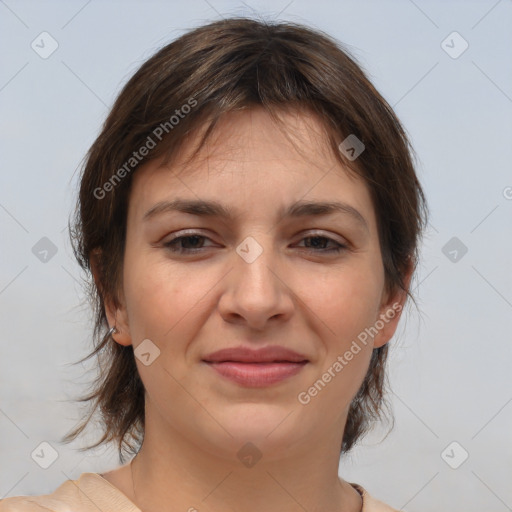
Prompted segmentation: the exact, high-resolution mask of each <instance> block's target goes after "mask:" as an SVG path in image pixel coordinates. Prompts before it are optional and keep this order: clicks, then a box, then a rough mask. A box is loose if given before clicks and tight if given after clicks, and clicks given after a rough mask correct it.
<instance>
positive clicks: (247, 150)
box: [107, 109, 403, 458]
mask: <svg viewBox="0 0 512 512" xmlns="http://www.w3.org/2000/svg"><path fill="white" fill-rule="evenodd" d="M283 120H284V121H285V126H286V131H287V134H288V136H289V137H288V138H287V137H286V136H285V135H284V133H283V131H282V130H280V129H279V127H278V126H277V125H276V124H274V122H273V121H272V120H271V119H270V117H269V116H268V114H266V113H265V112H264V111H263V110H260V109H255V110H250V111H245V112H239V113H232V114H228V115H227V116H226V117H225V118H224V119H223V121H222V122H221V124H220V125H219V126H218V128H217V131H216V135H215V137H214V138H213V139H211V140H210V142H209V143H208V145H207V146H206V147H205V148H203V150H202V152H201V153H200V155H199V157H198V158H197V159H195V160H194V161H193V162H192V163H190V164H188V165H184V164H183V162H184V158H185V157H186V156H187V155H188V154H189V153H188V152H189V151H190V150H191V149H192V147H193V146H192V145H190V144H192V143H194V141H197V138H194V139H192V140H191V142H190V143H189V145H187V146H184V147H183V149H182V152H180V154H179V156H178V158H177V159H176V160H175V161H173V163H172V164H171V165H170V166H162V165H161V162H160V161H156V160H155V161H151V162H148V163H147V164H146V165H145V166H143V167H141V168H140V169H138V170H137V172H136V174H135V175H134V177H133V183H132V190H131V195H130V198H129V209H128V218H127V239H126V250H125V259H124V268H123V290H122V296H121V300H122V304H123V306H122V307H121V308H119V309H117V310H112V309H108V311H107V315H108V317H109V322H110V325H114V324H115V325H116V326H117V328H118V330H119V331H120V334H116V335H115V339H116V341H117V342H118V343H121V344H124V345H129V344H132V345H133V347H134V350H135V353H136V355H137V354H139V355H140V353H142V354H145V355H143V356H142V357H141V358H139V357H137V358H136V363H137V367H138V370H139V373H140V376H141V379H142V381H143V383H144V386H145V389H146V424H147V425H149V424H154V425H156V424H158V425H159V428H160V431H165V429H167V430H168V431H169V432H174V433H176V432H178V433H179V435H180V436H183V437H184V438H186V439H188V440H189V441H190V442H191V443H192V445H195V446H197V447H200V448H201V449H205V450H208V451H209V452H211V453H215V454H218V455H219V456H226V454H229V455H230V456H234V455H233V454H235V453H236V451H237V450H238V449H239V448H240V447H242V446H243V445H244V444H245V443H246V442H247V441H251V442H252V443H253V444H255V445H256V446H258V447H259V448H260V449H261V451H262V452H265V453H266V454H267V458H269V457H270V458H272V457H275V458H277V457H280V456H283V454H284V453H289V451H290V450H297V451H300V450H311V446H312V445H314V444H318V443H321V442H324V441H326V440H328V442H329V445H330V447H331V449H332V443H336V446H337V447H339V446H341V437H342V433H343V427H344V422H345V420H346V414H347V410H348V406H349V404H350V401H351V399H352V398H353V397H354V395H355V393H356V392H357V390H358V388H359V387H360V385H361V383H362V381H363V378H364V376H365V374H366V371H367V368H368V364H369V360H370V357H371V353H372V349H373V348H376V347H379V346H382V345H384V344H385V343H386V342H387V341H389V339H390V337H391V336H392V335H393V333H394V331H395V328H396V324H397V321H398V318H399V316H400V315H399V311H400V306H399V305H397V304H398V302H397V299H398V300H401V301H402V303H403V296H398V297H397V296H394V297H388V296H386V294H385V293H384V270H383V265H382V256H381V252H380V248H379V239H378V234H377V224H376V216H375V211H374V208H373V205H372V201H371V198H370V195H369V192H368V190H367V188H366V185H365V183H364V182H363V181H362V180H361V179H359V178H356V177H354V176H353V175H349V174H348V173H347V171H346V170H344V169H343V168H342V167H341V166H340V164H339V163H338V162H337V161H336V160H335V158H334V156H333V155H332V154H331V152H330V150H329V149H328V148H327V145H326V140H325V136H324V135H322V131H321V127H320V124H319V122H318V121H317V120H316V119H315V118H314V117H311V116H308V115H306V114H303V113H301V114H298V113H295V114H293V113H288V114H286V115H284V114H283ZM290 139H291V140H290ZM177 199H180V200H188V201H208V202H215V203H218V204H219V205H221V206H222V207H223V209H225V210H228V211H229V212H231V215H232V216H231V217H225V216H223V215H219V214H218V212H212V211H209V210H208V209H206V208H203V209H202V210H197V209H195V210H193V211H194V212H195V213H191V212H192V210H189V211H188V212H185V211H180V210H176V209H173V208H171V207H167V208H166V207H165V206H164V207H163V206H162V205H163V204H164V203H166V202H171V201H175V200H177ZM298 202H300V203H305V202H308V203H326V202H329V203H332V202H337V203H342V204H343V205H344V206H343V207H342V208H341V209H339V210H333V211H331V212H325V211H324V212H323V213H319V209H317V210H316V211H315V210H314V209H312V208H309V209H308V208H303V209H302V210H298V209H297V208H295V210H296V211H295V213H296V215H294V214H289V213H290V212H287V211H288V210H289V209H290V208H291V207H292V205H295V204H296V203H298ZM157 205H158V206H157ZM155 207H157V208H156V209H155ZM148 212H152V213H148ZM212 213H216V214H212ZM292 213H293V212H292ZM372 329H373V330H372ZM375 331H377V332H375ZM368 333H370V335H369V334H368ZM365 334H366V337H365ZM365 338H366V339H365ZM363 340H364V341H363ZM274 345H278V346H280V347H284V348H286V349H289V350H292V351H294V352H296V353H298V354H300V355H301V356H302V357H303V358H304V359H303V360H305V361H307V362H301V363H297V362H295V364H294V363H293V362H290V361H289V362H288V363H276V362H274V364H273V366H272V365H271V364H270V363H267V365H262V364H261V363H260V366H259V367H256V365H257V364H258V363H255V364H252V365H250V364H248V363H247V362H245V363H244V362H240V361H238V363H231V366H229V363H227V364H226V363H224V367H223V369H221V368H222V365H221V364H217V365H215V364H212V363H207V362H205V360H208V357H209V355H210V354H212V353H213V352H215V351H218V350H221V349H226V348H235V347H240V346H243V347H247V348H249V349H254V350H257V349H259V348H262V347H268V346H274ZM350 354H351V355H350ZM232 359H235V360H236V358H235V357H234V358H232ZM244 365H245V366H244ZM263 366H265V369H264V368H263ZM219 370H221V371H223V372H224V373H220V372H219ZM226 375H231V376H232V377H233V378H230V377H229V376H226ZM272 377H274V380H272ZM265 379H266V380H265ZM319 381H321V382H320V383H319ZM315 383H316V386H315Z"/></svg>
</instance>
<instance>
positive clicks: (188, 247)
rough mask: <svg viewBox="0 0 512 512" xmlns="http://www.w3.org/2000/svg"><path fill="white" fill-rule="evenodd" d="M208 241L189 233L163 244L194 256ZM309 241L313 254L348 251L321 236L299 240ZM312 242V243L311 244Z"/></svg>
mask: <svg viewBox="0 0 512 512" xmlns="http://www.w3.org/2000/svg"><path fill="white" fill-rule="evenodd" d="M205 240H210V241H211V239H210V238H208V237H207V236H204V235H201V234H200V233H194V232H193V233H190V234H188V235H182V236H177V237H174V238H172V239H171V240H169V241H168V242H166V243H164V247H166V248H167V249H168V250H169V251H171V252H173V253H177V254H194V253H198V252H201V249H203V248H204V241H205ZM308 240H309V241H310V243H309V244H308V243H306V249H307V250H308V252H313V253H340V252H341V251H344V250H348V246H347V245H345V244H341V243H340V242H337V241H336V240H334V239H332V238H329V237H327V236H322V235H311V236H307V237H304V238H302V239H301V241H308ZM311 242H312V243H311ZM329 243H330V244H334V247H331V248H330V249H326V248H325V245H327V244H329Z"/></svg>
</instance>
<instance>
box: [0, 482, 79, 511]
mask: <svg viewBox="0 0 512 512" xmlns="http://www.w3.org/2000/svg"><path fill="white" fill-rule="evenodd" d="M76 483H77V482H76V481H74V480H67V481H66V482H64V483H63V484H61V485H60V486H59V487H58V488H57V489H56V490H55V491H54V492H52V493H51V494H41V495H39V496H12V497H10V498H4V499H2V500H0V512H60V511H61V510H64V508H63V505H65V504H66V505H70V504H73V505H75V503H76V501H77V494H78V487H77V485H76ZM79 510H80V511H81V509H79Z"/></svg>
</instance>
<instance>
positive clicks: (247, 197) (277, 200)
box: [129, 109, 374, 224]
mask: <svg viewBox="0 0 512 512" xmlns="http://www.w3.org/2000/svg"><path fill="white" fill-rule="evenodd" d="M280 119H281V120H282V123H280V124H276V122H275V121H274V120H273V119H272V118H271V117H270V115H269V114H268V113H267V112H266V111H265V110H263V109H251V110H247V111H239V112H233V113H229V114H226V115H225V116H224V117H223V118H221V120H220V122H219V123H218V124H217V125H216V127H215V129H214V132H213V133H212V136H211V137H210V138H209V139H208V141H207V143H206V144H205V145H204V146H203V147H202V148H201V150H200V151H199V153H198V154H197V156H196V157H195V158H194V159H193V160H192V161H191V162H188V161H187V159H188V157H189V156H190V155H191V154H192V152H193V151H194V150H195V149H196V147H197V144H198V143H199V141H200V140H201V136H202V134H203V130H204V127H202V128H201V129H199V130H197V131H196V133H194V134H192V135H191V136H190V137H189V138H188V139H187V140H186V141H185V142H184V143H183V145H182V147H181V148H180V151H179V153H177V154H176V155H175V156H174V158H173V159H172V161H171V163H170V164H163V162H162V160H154V161H150V162H148V163H146V164H145V165H143V166H141V167H140V168H139V169H138V170H137V171H136V173H135V175H134V177H133V183H132V190H131V196H130V201H129V212H130V213H129V217H130V216H132V217H133V218H134V219H142V218H143V216H144V213H145V212H147V210H148V209H149V208H151V207H152V206H154V205H155V204H156V203H158V202H161V201H169V200H171V199H173V198H176V197H179V198H187V199H215V200H216V201H219V200H222V202H223V203H224V204H226V205H227V206H229V207H230V210H231V211H233V212H235V213H236V214H237V217H239V218H240V217H242V216H244V215H246V214H247V215H249V216H253V215H257V214H258V212H263V211H264V212H265V213H267V214H270V211H271V210H275V211H276V212H277V210H279V211H283V209H284V208H285V207H287V206H289V205H291V204H292V203H294V202H297V201H299V200H302V201H304V200H308V201H313V200H321V201H332V202H335V201H343V202H345V203H347V204H349V205H352V206H353V207H354V208H356V209H357V210H363V211H364V212H366V215H365V217H366V218H367V220H368V223H369V224H371V223H372V222H373V223H374V219H373V216H374V212H373V205H372V202H371V198H370V195H369V192H368V190H367V186H366V184H365V183H364V181H363V180H362V179H361V178H360V177H357V176H355V175H354V174H353V173H349V171H348V170H347V169H344V168H343V167H342V166H341V164H340V162H339V161H338V160H337V159H336V158H335V157H334V155H333V154H332V149H331V147H330V146H329V144H328V139H327V135H326V133H325V130H324V127H323V125H322V123H321V122H320V121H319V120H318V118H316V117H315V116H314V115H311V114H308V113H306V112H297V111H295V112H287V113H283V114H282V115H280ZM368 217H370V218H368Z"/></svg>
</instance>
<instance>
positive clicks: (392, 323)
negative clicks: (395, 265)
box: [373, 264, 414, 348]
mask: <svg viewBox="0 0 512 512" xmlns="http://www.w3.org/2000/svg"><path fill="white" fill-rule="evenodd" d="M413 270H414V268H413V265H412V264H411V265H409V268H408V270H407V273H406V275H405V278H404V286H405V290H404V289H402V288H398V289H397V290H395V291H394V293H391V294H389V297H388V296H386V299H385V300H384V303H383V304H382V305H381V307H380V309H379V317H378V318H377V319H376V322H375V329H376V330H377V334H376V335H375V337H374V343H373V346H374V348H379V347H382V346H384V345H385V344H386V343H388V342H389V340H390V339H391V338H392V337H393V335H394V334H395V331H396V329H397V327H398V323H399V321H400V318H401V315H402V311H403V309H404V307H405V303H406V300H407V291H408V290H409V286H410V283H411V278H412V273H413Z"/></svg>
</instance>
